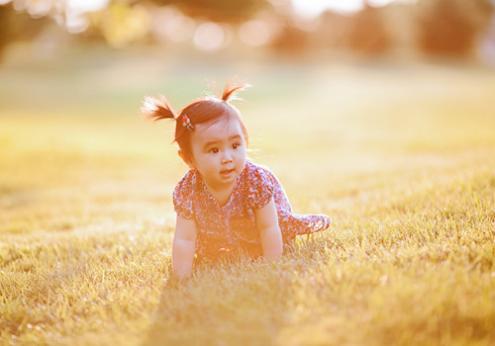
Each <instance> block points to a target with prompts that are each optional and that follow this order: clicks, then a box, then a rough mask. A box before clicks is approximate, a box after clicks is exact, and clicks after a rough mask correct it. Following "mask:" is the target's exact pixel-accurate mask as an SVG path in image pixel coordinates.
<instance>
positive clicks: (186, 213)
mask: <svg viewBox="0 0 495 346" xmlns="http://www.w3.org/2000/svg"><path fill="white" fill-rule="evenodd" d="M192 197H193V186H192V172H191V171H189V172H187V173H186V175H185V176H184V177H183V178H182V179H181V180H180V181H179V182H178V183H177V185H176V186H175V188H174V192H173V198H172V199H173V202H174V210H175V212H176V213H177V215H180V216H182V217H183V218H185V219H188V220H191V219H193V216H194V213H193V208H192Z"/></svg>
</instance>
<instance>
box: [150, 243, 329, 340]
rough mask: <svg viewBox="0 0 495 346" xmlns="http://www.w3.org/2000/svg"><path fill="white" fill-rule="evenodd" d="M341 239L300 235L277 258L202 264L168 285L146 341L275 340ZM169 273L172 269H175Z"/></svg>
mask: <svg viewBox="0 0 495 346" xmlns="http://www.w3.org/2000/svg"><path fill="white" fill-rule="evenodd" d="M336 246H337V244H336V243H335V242H330V241H327V240H326V239H323V238H322V237H321V235H312V236H310V237H304V238H303V237H300V238H299V239H297V241H296V244H295V245H294V247H293V248H291V249H289V251H287V253H286V254H284V256H283V258H282V259H281V260H280V261H278V262H276V263H269V262H266V261H264V260H254V261H253V260H250V259H248V258H243V259H241V260H239V261H238V262H236V263H230V264H229V263H220V264H217V265H215V266H211V265H210V266H207V265H205V266H202V267H199V268H198V269H197V271H196V272H195V274H194V275H193V277H192V278H191V279H190V280H189V281H188V282H186V283H185V284H183V285H181V286H179V287H164V288H163V289H162V293H161V299H160V303H159V306H158V308H157V310H156V312H155V315H154V317H153V322H152V326H151V328H150V329H149V332H148V335H147V336H146V339H145V341H144V343H143V344H144V345H146V346H153V345H168V344H171V345H175V344H193V345H194V344H198V345H208V344H215V345H219V344H220V345H223V344H225V345H230V344H262V345H268V344H273V341H274V339H276V338H277V334H278V331H279V330H280V329H281V328H283V327H284V326H285V325H286V324H287V323H290V316H291V313H290V311H291V310H292V309H294V308H295V307H294V304H293V301H292V299H291V297H292V296H293V295H294V292H295V291H297V289H298V287H300V286H301V285H302V286H304V285H306V284H307V282H306V280H307V276H306V273H308V272H311V271H312V270H311V269H316V270H317V267H318V266H319V265H320V264H321V259H322V258H323V256H322V253H323V252H324V251H325V248H328V247H336ZM168 273H171V268H169V270H168Z"/></svg>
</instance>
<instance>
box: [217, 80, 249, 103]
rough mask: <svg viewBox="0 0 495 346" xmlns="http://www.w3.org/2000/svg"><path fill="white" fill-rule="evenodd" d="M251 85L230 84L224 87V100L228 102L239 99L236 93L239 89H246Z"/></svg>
mask: <svg viewBox="0 0 495 346" xmlns="http://www.w3.org/2000/svg"><path fill="white" fill-rule="evenodd" d="M249 87H251V85H250V84H228V85H227V86H225V88H224V89H223V93H222V101H224V102H227V101H229V100H239V98H237V97H236V95H235V94H236V93H237V92H238V91H242V90H245V89H247V88H249Z"/></svg>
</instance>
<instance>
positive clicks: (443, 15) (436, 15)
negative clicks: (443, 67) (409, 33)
mask: <svg viewBox="0 0 495 346" xmlns="http://www.w3.org/2000/svg"><path fill="white" fill-rule="evenodd" d="M420 5H421V7H420V11H419V19H418V30H419V32H418V44H419V48H420V49H421V50H422V51H423V52H424V53H426V54H428V55H447V56H458V57H462V56H467V55H469V54H470V53H471V52H472V51H473V47H474V46H475V44H476V42H477V39H478V36H479V35H480V34H481V33H482V32H483V31H484V30H485V29H486V26H487V25H488V21H489V19H490V16H491V13H492V12H493V6H492V5H491V4H490V1H489V0H470V1H464V0H423V1H421V3H420Z"/></svg>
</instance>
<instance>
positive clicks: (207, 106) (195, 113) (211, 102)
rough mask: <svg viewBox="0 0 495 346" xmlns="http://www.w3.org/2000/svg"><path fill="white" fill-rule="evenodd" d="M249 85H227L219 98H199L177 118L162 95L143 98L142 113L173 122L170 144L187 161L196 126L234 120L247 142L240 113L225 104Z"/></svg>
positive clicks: (190, 154)
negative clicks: (175, 146) (172, 134)
mask: <svg viewBox="0 0 495 346" xmlns="http://www.w3.org/2000/svg"><path fill="white" fill-rule="evenodd" d="M249 86H250V85H249V84H237V85H227V86H226V87H225V88H224V90H223V93H222V97H221V98H217V97H215V96H206V97H202V98H199V99H197V100H195V101H193V102H191V103H190V104H188V105H187V106H185V107H184V108H183V109H182V110H181V111H180V113H179V115H176V113H175V112H174V111H173V109H172V107H171V106H170V103H169V102H168V100H167V99H166V98H165V97H164V96H160V97H158V98H154V97H145V99H144V103H143V107H142V108H141V112H142V113H143V114H145V115H146V116H148V117H150V118H151V119H153V120H161V119H174V120H175V121H176V122H175V138H174V141H173V142H177V144H178V145H179V148H180V150H181V151H182V153H183V155H184V158H185V159H186V160H189V161H190V160H191V159H192V148H191V134H192V132H193V131H194V125H196V124H202V123H206V122H209V121H213V120H216V119H219V118H222V117H225V118H230V119H231V118H234V119H237V120H238V121H239V123H240V124H241V128H242V132H243V134H244V138H245V140H246V144H247V143H248V142H249V141H248V133H247V129H246V126H245V125H244V122H243V121H242V119H241V117H240V112H239V110H238V109H237V108H235V107H234V106H233V105H231V104H230V103H229V102H228V101H229V100H231V99H235V97H234V95H235V93H236V92H237V91H240V90H243V89H245V88H247V87H249ZM173 142H172V143H173Z"/></svg>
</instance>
